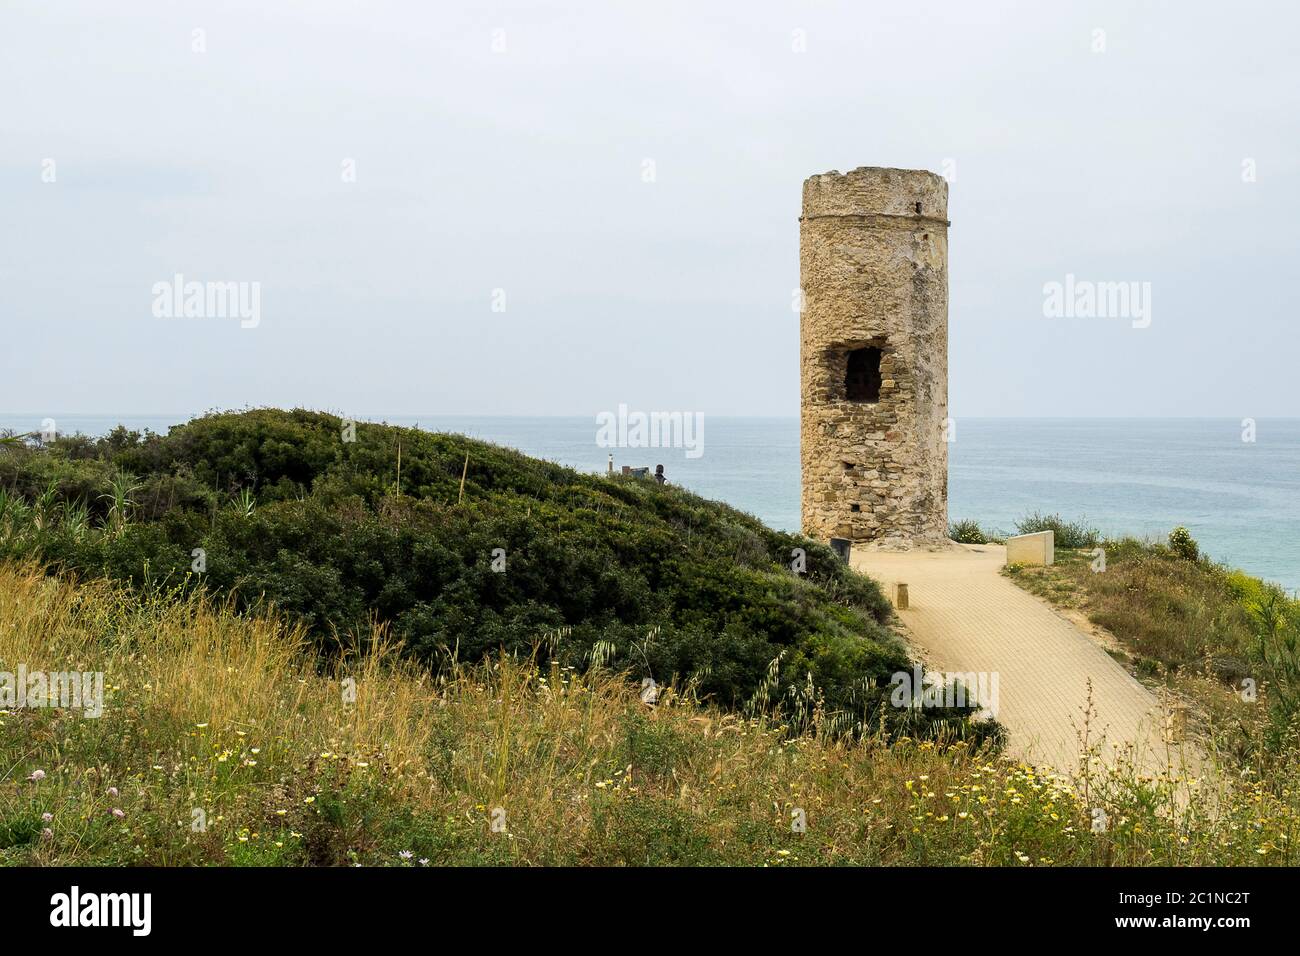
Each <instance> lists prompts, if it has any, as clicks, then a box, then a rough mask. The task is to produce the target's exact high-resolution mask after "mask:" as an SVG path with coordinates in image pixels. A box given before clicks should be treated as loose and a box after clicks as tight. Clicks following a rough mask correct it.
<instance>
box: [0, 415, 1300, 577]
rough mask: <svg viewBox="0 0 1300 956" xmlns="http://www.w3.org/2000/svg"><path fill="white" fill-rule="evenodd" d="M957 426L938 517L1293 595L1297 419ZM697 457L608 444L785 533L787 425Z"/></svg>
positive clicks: (708, 436)
mask: <svg viewBox="0 0 1300 956" xmlns="http://www.w3.org/2000/svg"><path fill="white" fill-rule="evenodd" d="M43 417H45V416H41V415H22V414H4V413H0V429H5V428H11V429H14V430H17V431H36V430H39V429H40V428H41V420H42V418H43ZM52 417H53V418H54V419H55V421H56V423H57V427H58V429H59V431H61V432H68V433H71V432H78V431H80V432H83V433H85V434H88V435H97V434H102V433H104V432H105V431H107V430H108V429H109V428H112V427H113V426H114V425H116V424H118V423H121V424H124V425H126V426H128V427H130V428H134V429H141V430H142V429H145V428H149V429H151V430H153V431H156V432H165V431H166V430H167V428H168V427H170V426H171V425H173V424H175V423H177V422H180V421H184V420H185V419H187V418H188V417H189V416H187V415H176V416H130V415H124V416H103V415H77V414H69V415H53V416H52ZM387 421H389V422H390V423H391V424H395V425H417V426H419V427H422V428H427V429H430V430H434V431H454V432H461V433H463V434H466V435H469V436H471V437H474V438H481V439H484V440H487V441H492V442H496V443H498V444H501V445H507V446H509V447H512V448H517V449H519V450H520V451H522V452H524V453H526V454H529V455H533V456H535V457H538V458H545V459H549V460H551V461H555V462H558V463H560V464H563V465H570V466H572V467H574V468H579V469H583V470H586V471H604V470H605V468H606V465H607V462H608V456H609V453H610V451H611V449H608V448H602V447H599V446H598V445H597V443H596V433H597V429H596V424H595V419H594V418H498V417H464V416H433V415H430V416H397V417H389V418H388V419H387ZM1242 434H1243V433H1242V423H1241V421H1240V420H1239V419H1227V418H1224V419H1192V418H1168V419H1150V418H1146V419H1141V418H1138V419H1114V418H1106V419H1078V418H1075V419H1048V418H1020V419H1011V418H1003V419H974V418H969V419H958V420H957V423H956V436H955V440H954V441H953V442H952V443H951V444H950V445H949V463H948V467H949V481H948V493H949V507H948V512H949V517H950V518H951V519H952V520H957V519H960V518H974V519H976V520H977V521H979V522H980V525H981V526H982V527H983V528H985V529H986V530H989V529H997V530H1001V531H1010V530H1013V529H1014V527H1015V523H1016V520H1017V519H1018V518H1020V517H1021V516H1023V515H1024V514H1025V513H1026V512H1028V511H1035V510H1037V511H1043V512H1048V513H1051V512H1059V513H1060V514H1061V515H1062V516H1064V517H1066V518H1068V519H1074V518H1081V517H1082V518H1086V519H1087V520H1088V521H1089V522H1090V523H1091V524H1093V525H1094V526H1095V527H1097V528H1099V529H1101V531H1103V532H1104V533H1106V534H1113V535H1117V534H1132V535H1136V536H1139V537H1150V538H1157V539H1163V538H1164V537H1165V535H1167V534H1168V532H1169V530H1170V529H1171V528H1173V527H1174V526H1175V525H1179V524H1182V525H1186V526H1187V527H1188V528H1189V529H1190V530H1191V532H1192V535H1193V537H1195V538H1196V539H1197V541H1199V542H1200V545H1201V550H1202V551H1203V552H1205V553H1207V554H1208V555H1210V556H1211V557H1212V558H1214V559H1215V560H1218V561H1222V562H1225V563H1227V564H1230V565H1234V566H1236V567H1240V568H1242V569H1244V570H1246V571H1248V572H1250V573H1251V574H1256V575H1259V576H1260V577H1263V578H1266V579H1268V580H1271V581H1276V582H1278V583H1279V584H1281V585H1283V586H1284V587H1286V588H1288V589H1291V590H1296V589H1300V419H1294V418H1288V419H1260V420H1259V421H1258V422H1257V423H1256V433H1255V440H1254V441H1243V440H1242ZM701 447H702V450H703V454H702V455H701V456H700V457H698V458H688V457H687V456H686V452H685V450H684V449H681V448H675V449H674V448H663V449H660V448H631V449H628V448H615V449H612V451H613V453H614V462H615V465H616V467H617V466H622V465H633V466H650V467H651V468H653V466H654V465H657V464H662V465H663V466H664V472H665V474H666V476H667V478H668V480H669V481H671V482H674V483H677V484H680V485H683V486H685V487H687V488H689V489H691V490H692V491H695V492H697V493H699V494H701V495H704V496H705V497H706V498H715V499H717V500H720V501H725V502H727V503H728V504H731V505H733V506H735V507H737V508H740V509H742V510H744V511H748V512H750V513H751V514H753V515H755V516H757V517H758V518H760V519H761V520H762V521H764V522H766V523H767V524H769V525H771V526H772V527H775V528H780V529H783V530H792V531H793V530H797V529H798V527H799V422H798V420H797V419H795V418H720V417H712V416H706V418H705V420H704V430H703V443H702V446H701Z"/></svg>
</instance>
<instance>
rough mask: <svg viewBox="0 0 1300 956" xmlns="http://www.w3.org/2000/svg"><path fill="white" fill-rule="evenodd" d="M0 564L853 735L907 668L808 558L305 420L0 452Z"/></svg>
mask: <svg viewBox="0 0 1300 956" xmlns="http://www.w3.org/2000/svg"><path fill="white" fill-rule="evenodd" d="M796 548H799V549H803V552H804V554H805V555H806V573H802V574H796V573H795V572H794V571H793V570H791V566H790V565H791V562H792V555H793V551H794V549H796ZM4 557H8V558H16V559H26V558H31V559H36V560H39V561H41V562H44V563H45V564H46V565H47V566H50V567H52V568H54V569H63V570H68V571H73V572H77V573H78V574H80V575H82V576H83V577H84V576H88V575H91V576H98V575H104V576H107V577H109V578H112V579H116V580H118V581H121V582H129V583H131V584H133V585H134V586H136V587H137V588H143V589H146V590H148V589H155V590H156V589H160V588H161V589H164V590H173V589H181V590H187V589H191V588H198V587H203V588H206V589H208V590H209V591H210V592H212V593H215V594H230V595H233V596H234V597H235V599H236V600H237V602H238V606H240V607H243V608H249V607H252V606H260V605H263V604H267V605H273V606H274V607H275V608H277V609H278V610H279V611H280V612H281V613H283V614H285V615H286V616H288V617H289V618H291V619H293V620H295V621H300V622H302V623H303V624H304V625H305V627H306V629H307V633H308V634H310V635H311V637H312V639H313V640H314V641H315V642H316V644H317V645H318V647H319V648H320V649H321V650H322V651H324V652H332V651H336V650H337V649H338V647H339V646H341V645H348V644H351V643H352V642H353V641H354V640H363V639H364V638H365V636H366V635H368V634H369V633H370V629H371V624H372V623H374V622H376V621H378V622H382V623H387V624H388V625H389V626H390V627H391V634H392V635H393V637H395V638H396V639H397V640H398V641H399V642H400V643H401V644H402V645H403V646H404V648H405V649H406V652H407V653H408V654H410V655H413V656H414V657H415V658H417V659H419V660H421V661H424V662H426V663H429V664H434V665H440V664H445V663H446V662H447V661H448V660H449V659H450V658H453V657H454V658H456V659H458V660H461V661H471V662H472V661H477V660H480V659H482V658H483V656H484V655H485V654H488V653H489V652H494V651H496V650H498V649H504V650H506V651H508V652H521V651H522V652H526V653H531V652H533V651H534V649H535V648H537V646H538V645H539V644H540V645H541V646H540V649H539V650H538V651H537V652H538V653H539V654H540V655H541V656H542V658H543V660H545V659H547V658H554V659H555V660H557V661H558V662H559V663H561V664H562V665H574V666H585V665H586V663H588V662H589V661H590V660H591V659H592V655H593V653H594V654H596V655H597V656H599V657H600V658H601V659H602V660H603V661H604V662H606V663H607V664H608V665H609V666H611V667H612V668H615V669H619V670H625V671H630V672H632V674H633V676H634V677H641V678H643V677H652V678H654V680H656V681H657V682H658V683H659V684H666V683H669V682H671V681H673V680H677V681H678V682H683V681H687V680H689V681H691V682H693V684H694V690H695V691H696V692H697V693H699V694H701V695H702V696H704V697H706V698H709V699H712V700H714V701H716V702H717V703H719V704H721V705H722V706H737V705H742V704H744V703H746V702H748V701H750V700H751V699H753V698H754V696H755V695H759V696H760V697H771V698H774V697H777V696H788V695H790V694H795V695H796V696H798V695H802V698H803V700H804V702H805V705H806V707H805V710H807V709H810V708H811V707H812V706H814V705H815V703H816V700H817V699H818V698H820V699H821V700H822V702H823V703H824V704H825V705H827V706H830V707H831V708H834V709H839V710H841V711H843V712H845V713H849V712H851V713H853V714H854V715H856V719H857V720H858V721H859V722H863V721H873V720H876V719H877V718H878V717H879V716H880V715H881V714H882V713H884V712H885V711H884V710H883V709H882V708H880V707H879V706H878V705H879V701H880V699H881V695H882V688H881V686H880V685H884V684H887V682H888V675H889V674H891V673H893V672H895V671H898V670H900V669H905V668H907V667H908V666H909V664H908V658H907V654H906V652H905V648H904V645H903V644H902V642H901V641H900V640H899V639H898V637H897V635H895V634H894V633H893V631H892V630H891V629H890V627H889V619H890V609H889V605H888V603H887V602H886V601H885V599H884V598H883V597H882V595H881V593H880V590H879V588H878V587H877V586H876V585H875V584H874V583H873V582H871V581H869V580H867V579H865V578H863V577H861V576H860V575H856V574H853V573H850V572H849V571H848V570H847V569H846V568H844V566H843V565H842V564H841V563H839V562H838V561H837V560H836V558H835V556H834V554H833V553H832V552H831V551H830V550H829V549H828V548H827V547H825V546H824V545H821V544H818V543H816V542H813V541H810V540H807V539H805V538H802V537H799V536H794V535H789V534H783V533H780V532H777V531H773V530H771V529H769V528H767V527H765V526H764V525H763V524H762V523H760V522H759V521H757V520H756V519H754V518H752V517H750V516H748V515H746V514H743V513H741V512H738V511H736V510H734V509H732V508H729V507H727V506H725V505H722V504H718V503H715V502H710V501H706V500H703V499H701V498H699V497H697V496H695V495H693V494H690V493H688V492H686V491H683V490H681V489H678V488H673V487H667V486H660V485H658V484H657V483H655V482H653V481H645V480H639V479H629V478H623V477H609V476H601V475H589V474H582V473H579V472H577V471H574V470H573V469H569V468H564V467H560V466H558V465H555V464H552V463H548V462H544V461H538V460H536V459H532V458H529V457H527V456H525V455H522V454H520V453H518V452H515V451H512V450H509V449H506V448H502V447H498V446H495V445H491V444H487V443H484V442H480V441H475V440H472V439H469V438H466V437H463V436H459V435H452V434H435V433H430V432H425V431H420V430H417V429H411V428H398V427H393V426H388V425H380V424H367V423H358V424H356V425H355V433H354V434H352V433H350V432H349V430H348V429H347V426H346V423H345V422H344V421H342V420H341V419H340V418H338V417H337V416H334V415H329V414H322V413H318V412H309V411H293V412H285V411H279V410H273V409H261V410H254V411H245V412H241V413H225V414H209V415H207V416H204V417H201V418H198V419H195V420H193V421H191V422H189V423H188V424H185V425H181V426H178V427H175V428H172V429H171V430H170V432H169V433H168V434H167V435H165V436H159V435H155V434H150V433H146V434H144V435H141V434H138V433H135V432H128V431H126V430H125V429H121V428H119V429H117V430H116V431H114V432H112V433H111V434H109V435H108V436H106V437H104V438H101V439H97V440H92V439H89V438H86V437H84V436H71V437H61V438H58V439H56V440H54V441H53V442H50V443H48V444H47V445H44V446H37V445H35V444H34V443H33V444H26V443H24V444H19V445H14V444H10V445H7V446H6V447H5V448H3V449H0V558H4ZM196 569H197V570H196ZM778 660H779V664H777V665H776V667H775V668H773V662H774V661H778ZM809 681H811V684H812V686H813V687H814V688H815V690H813V691H811V692H810V691H809V690H808V686H809ZM873 684H874V685H876V686H872V685H873ZM885 690H887V688H885Z"/></svg>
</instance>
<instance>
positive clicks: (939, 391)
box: [799, 167, 948, 544]
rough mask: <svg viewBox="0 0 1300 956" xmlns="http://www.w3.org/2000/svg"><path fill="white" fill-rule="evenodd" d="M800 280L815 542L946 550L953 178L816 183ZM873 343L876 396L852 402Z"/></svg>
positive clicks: (805, 462) (917, 175)
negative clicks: (856, 360) (856, 372)
mask: <svg viewBox="0 0 1300 956" xmlns="http://www.w3.org/2000/svg"><path fill="white" fill-rule="evenodd" d="M799 271H800V284H801V287H802V289H803V297H804V301H803V305H804V311H803V314H802V317H801V322H800V349H799V352H800V355H799V361H800V372H801V383H802V403H801V415H800V439H801V466H802V479H803V529H804V533H805V534H807V535H809V536H810V537H814V538H818V539H821V540H826V539H827V538H829V537H832V536H834V537H842V538H849V539H851V540H854V541H874V540H881V539H885V540H888V541H893V542H897V543H900V544H910V543H921V542H944V541H947V538H948V446H947V442H946V441H945V435H944V428H945V422H946V419H947V416H948V183H947V181H946V180H944V179H943V178H942V177H940V176H936V175H935V174H933V173H929V172H925V171H923V170H909V169H880V168H876V167H866V168H862V169H855V170H853V171H851V172H848V173H844V174H840V173H838V172H830V173H823V174H822V175H819V176H813V177H811V178H809V179H808V180H807V181H805V182H804V184H803V215H802V216H801V217H800V229H799ZM867 346H874V347H877V348H880V349H881V351H882V355H881V358H880V377H881V380H882V381H881V383H880V390H879V399H878V400H877V401H875V402H864V401H851V400H849V398H848V396H847V390H846V385H845V373H846V369H847V365H848V353H849V352H850V351H851V350H853V349H857V348H862V347H867ZM855 506H856V509H855Z"/></svg>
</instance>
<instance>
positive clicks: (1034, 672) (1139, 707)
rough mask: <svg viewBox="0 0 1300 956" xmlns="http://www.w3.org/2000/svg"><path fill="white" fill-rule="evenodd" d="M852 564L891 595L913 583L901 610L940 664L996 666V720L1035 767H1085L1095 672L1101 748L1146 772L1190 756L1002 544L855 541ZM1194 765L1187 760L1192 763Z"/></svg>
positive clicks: (1095, 731) (1094, 733) (1145, 696)
mask: <svg viewBox="0 0 1300 956" xmlns="http://www.w3.org/2000/svg"><path fill="white" fill-rule="evenodd" d="M852 563H853V567H854V568H855V569H856V570H858V571H862V572H864V573H865V574H868V575H870V576H871V577H873V578H875V579H876V580H877V581H879V582H881V584H882V585H884V586H885V589H886V593H887V594H889V595H890V596H891V597H892V596H893V587H892V585H893V584H894V583H895V582H898V581H903V582H906V583H907V585H908V591H909V603H910V605H911V608H910V610H906V611H901V612H899V617H900V618H901V619H902V621H903V623H904V625H906V627H907V630H908V632H909V637H910V639H911V640H912V643H913V645H914V649H915V652H916V653H917V655H918V656H919V657H920V658H921V660H922V661H924V662H925V663H926V664H927V665H928V666H929V667H932V668H935V669H937V670H941V671H956V672H962V673H966V672H970V671H975V672H981V671H983V672H986V673H990V674H992V673H997V674H998V704H999V707H998V714H997V716H998V719H999V720H1000V721H1001V722H1002V723H1003V724H1004V725H1005V726H1006V728H1007V731H1008V734H1009V741H1008V751H1009V753H1011V754H1012V755H1013V756H1016V757H1018V758H1021V759H1024V760H1026V761H1029V762H1031V763H1034V764H1035V765H1038V766H1044V767H1050V768H1053V769H1055V770H1058V771H1060V772H1062V773H1071V772H1073V771H1075V770H1077V769H1079V766H1080V752H1081V749H1082V747H1081V743H1080V737H1081V731H1082V729H1083V716H1084V710H1085V704H1086V702H1087V698H1088V681H1089V679H1091V681H1092V707H1093V712H1094V715H1093V718H1092V720H1091V723H1090V726H1089V738H1090V740H1092V741H1093V742H1096V741H1097V740H1098V739H1099V738H1101V737H1102V736H1103V735H1104V743H1103V749H1102V756H1103V758H1104V759H1106V760H1107V762H1111V761H1113V760H1114V759H1115V757H1116V755H1117V750H1116V747H1117V746H1120V745H1131V748H1132V749H1131V750H1130V751H1129V752H1130V754H1131V756H1132V758H1133V759H1134V760H1135V761H1137V762H1138V765H1139V767H1140V768H1141V769H1142V770H1143V772H1145V773H1149V774H1155V773H1157V772H1159V771H1160V770H1162V769H1165V768H1166V767H1167V766H1168V765H1169V763H1170V762H1171V761H1172V763H1173V765H1174V766H1175V767H1179V766H1182V765H1183V764H1182V762H1183V760H1184V759H1185V758H1184V757H1183V756H1182V754H1181V753H1180V751H1179V748H1177V747H1170V746H1168V745H1166V744H1165V742H1164V738H1165V736H1166V732H1167V731H1166V727H1167V716H1166V713H1165V711H1164V710H1163V709H1162V707H1161V706H1160V704H1159V702H1158V701H1157V699H1156V697H1155V695H1154V694H1152V693H1151V692H1150V691H1149V690H1147V689H1146V688H1145V687H1143V686H1142V685H1141V684H1140V683H1138V682H1137V680H1135V679H1134V678H1133V677H1131V676H1130V675H1129V673H1128V672H1127V671H1126V670H1125V669H1124V668H1123V667H1121V666H1120V665H1119V664H1118V663H1117V662H1116V661H1115V660H1114V659H1113V658H1111V656H1110V655H1109V654H1107V653H1106V651H1104V650H1103V649H1102V648H1101V646H1100V645H1099V644H1098V643H1097V641H1096V640H1095V639H1094V638H1092V637H1090V636H1089V635H1087V634H1085V633H1084V632H1083V631H1081V630H1080V629H1079V628H1078V627H1077V626H1075V625H1074V624H1073V623H1071V622H1070V621H1069V620H1067V619H1066V618H1065V617H1063V616H1061V615H1060V614H1059V613H1057V612H1056V611H1055V610H1053V608H1052V607H1051V606H1050V605H1049V604H1047V603H1046V602H1045V601H1043V600H1041V599H1039V598H1037V597H1035V596H1034V595H1032V594H1030V593H1029V592H1027V591H1025V590H1023V589H1022V588H1020V587H1018V586H1017V585H1015V584H1013V583H1012V582H1011V581H1009V580H1007V579H1006V578H1005V577H1003V576H1002V575H1001V574H999V570H1000V569H1001V568H1002V566H1003V565H1004V564H1005V563H1006V548H1004V547H1001V546H996V545H960V546H957V547H955V548H953V549H952V550H949V551H907V552H890V551H872V550H867V549H864V548H854V550H853V559H852ZM1189 769H1190V768H1189Z"/></svg>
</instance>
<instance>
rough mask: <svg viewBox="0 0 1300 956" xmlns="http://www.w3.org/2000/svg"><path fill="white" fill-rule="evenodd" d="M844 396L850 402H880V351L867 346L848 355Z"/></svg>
mask: <svg viewBox="0 0 1300 956" xmlns="http://www.w3.org/2000/svg"><path fill="white" fill-rule="evenodd" d="M844 394H845V397H846V398H848V400H849V401H850V402H878V401H880V349H878V348H876V347H875V346H873V345H868V346H866V347H865V348H860V349H854V350H853V351H852V352H850V353H849V362H848V367H847V368H846V369H845V371H844Z"/></svg>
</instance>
